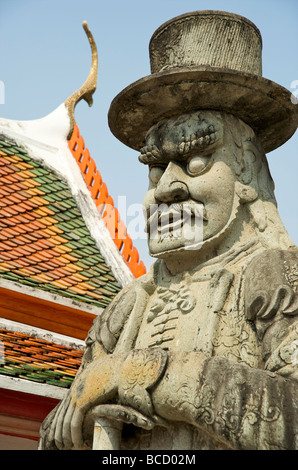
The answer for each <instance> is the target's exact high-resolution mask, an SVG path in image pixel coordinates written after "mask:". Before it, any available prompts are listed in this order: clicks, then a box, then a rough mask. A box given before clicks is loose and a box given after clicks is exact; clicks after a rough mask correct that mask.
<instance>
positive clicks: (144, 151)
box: [139, 145, 163, 165]
mask: <svg viewBox="0 0 298 470" xmlns="http://www.w3.org/2000/svg"><path fill="white" fill-rule="evenodd" d="M139 161H140V162H141V163H144V164H145V165H149V164H150V163H157V162H160V161H163V158H162V153H161V151H160V149H159V148H158V147H157V146H156V145H145V147H142V148H141V155H140V156H139Z"/></svg>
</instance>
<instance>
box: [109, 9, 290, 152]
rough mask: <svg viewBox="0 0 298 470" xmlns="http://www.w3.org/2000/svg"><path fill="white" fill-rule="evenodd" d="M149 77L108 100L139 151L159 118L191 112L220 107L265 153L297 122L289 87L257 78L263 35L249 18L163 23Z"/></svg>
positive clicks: (114, 126)
mask: <svg viewBox="0 0 298 470" xmlns="http://www.w3.org/2000/svg"><path fill="white" fill-rule="evenodd" d="M149 51H150V63H151V75H149V76H146V77H144V78H141V79H140V80H138V81H136V82H134V83H132V84H131V85H129V86H128V87H127V88H125V89H124V90H123V91H122V92H121V93H119V94H118V95H117V96H116V97H115V98H114V100H113V101H112V103H111V107H110V110H109V116H108V117H109V126H110V129H111V131H112V132H113V134H114V135H115V136H116V137H117V138H118V139H119V140H120V141H121V142H123V143H124V144H126V145H128V146H129V147H131V148H133V149H136V150H140V148H141V147H142V146H144V143H145V138H146V134H147V132H148V130H149V129H150V128H151V127H152V126H153V125H154V124H156V123H157V122H159V121H161V120H163V119H166V118H170V117H173V116H176V115H179V114H183V113H187V112H192V111H195V110H202V109H208V110H217V111H224V112H227V113H230V114H233V115H234V116H237V117H239V118H240V119H242V120H243V121H244V122H246V123H247V124H248V125H250V126H251V127H252V128H253V129H254V131H255V133H256V135H257V136H258V138H259V140H260V142H261V144H262V145H263V148H264V150H265V152H270V151H272V150H274V149H276V148H277V147H279V146H280V145H282V144H283V143H285V142H286V141H287V140H288V139H289V138H290V137H291V136H292V135H293V134H294V132H295V130H296V128H297V123H298V117H297V116H298V112H297V111H298V104H295V98H294V96H293V95H292V94H291V93H290V91H289V90H287V89H285V88H284V87H282V86H280V85H278V84H277V83H274V82H272V81H271V80H268V79H266V78H264V77H262V38H261V34H260V31H259V30H258V28H257V27H256V26H255V25H254V24H253V23H252V22H251V21H249V20H248V19H246V18H243V17H242V16H239V15H235V14H232V13H227V12H221V11H196V12H192V13H187V14H184V15H181V16H178V17H176V18H174V19H172V20H170V21H168V22H166V23H164V24H163V25H162V26H160V27H159V28H158V29H157V30H156V31H155V33H154V34H153V36H152V38H151V41H150V46H149Z"/></svg>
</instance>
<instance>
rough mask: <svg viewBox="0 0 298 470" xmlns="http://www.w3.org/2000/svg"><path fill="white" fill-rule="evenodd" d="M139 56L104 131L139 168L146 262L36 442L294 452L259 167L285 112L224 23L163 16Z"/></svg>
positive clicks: (295, 327)
mask: <svg viewBox="0 0 298 470" xmlns="http://www.w3.org/2000/svg"><path fill="white" fill-rule="evenodd" d="M150 56H151V66H152V74H151V75H150V76H148V77H145V78H143V79H141V80H139V81H137V82H135V83H134V84H132V85H131V86H129V87H128V88H126V89H125V90H124V91H122V92H121V93H120V94H119V95H118V96H117V97H116V98H115V100H114V101H113V102H112V105H111V109H110V115H109V122H110V127H111V130H112V131H113V133H114V134H115V135H116V136H117V137H118V138H119V139H120V140H121V141H122V142H124V143H125V144H127V145H129V146H130V147H132V148H134V149H139V150H140V151H141V155H140V157H139V160H140V161H141V162H142V163H144V164H145V165H148V167H149V189H148V192H147V194H146V196H145V200H144V207H145V211H146V216H147V225H146V227H147V232H148V245H149V250H150V253H151V254H152V256H154V257H156V258H157V261H156V262H155V263H154V264H153V266H152V269H151V271H150V272H149V273H148V274H146V275H144V276H142V277H141V278H139V279H137V280H135V281H134V282H133V283H131V284H130V285H128V286H127V287H125V288H124V289H123V290H122V292H121V293H120V294H119V295H118V296H117V297H116V298H115V299H114V301H113V302H112V303H111V304H110V305H109V307H108V308H107V309H106V310H105V312H104V313H103V315H101V316H99V317H98V318H96V320H95V321H94V324H93V326H92V328H91V330H90V332H89V335H88V338H87V340H86V342H87V350H86V352H85V355H84V358H83V362H82V366H81V368H80V370H79V372H78V374H77V376H76V378H75V380H74V382H73V385H72V387H71V389H70V390H69V393H68V395H67V396H66V398H65V399H64V400H62V402H61V403H60V404H59V405H58V407H57V408H56V409H55V410H53V412H52V413H51V414H50V415H49V416H48V417H47V419H46V420H45V422H44V423H43V426H42V429H41V439H40V444H39V447H40V449H70V448H75V449H81V448H92V444H91V443H90V440H92V435H93V424H94V417H95V416H96V417H101V418H102V419H103V422H105V423H106V425H107V426H108V427H109V426H110V428H111V429H112V431H111V436H112V437H111V438H110V439H111V440H112V441H113V446H114V447H115V448H118V449H163V450H166V449H184V450H188V449H192V450H194V449H270V450H274V449H297V447H298V427H297V408H298V398H297V397H298V393H297V392H298V387H297V379H298V365H297V364H298V291H297V290H298V254H297V248H296V247H295V246H294V244H293V242H292V241H291V240H290V238H289V236H288V234H287V232H286V230H285V228H284V226H283V224H282V222H281V220H280V217H279V214H278V211H277V208H276V201H275V197H274V184H273V181H272V178H271V176H270V172H269V169H268V165H267V160H266V156H265V152H269V151H271V150H273V149H275V148H277V147H278V146H280V145H282V144H283V143H284V142H285V141H286V140H288V139H289V138H290V137H291V135H292V134H293V133H294V132H295V130H296V127H297V109H296V107H295V105H294V104H293V102H292V101H291V95H290V93H289V92H288V91H287V90H285V89H284V88H282V87H280V86H279V85H277V84H275V83H273V82H271V81H269V80H267V79H265V78H263V77H262V75H261V37H260V33H259V31H258V29H257V28H256V27H255V25H253V24H252V23H251V22H250V21H248V20H247V19H245V18H242V17H240V16H238V15H233V14H230V13H225V12H217V11H215V12H213V11H199V12H194V13H190V14H186V15H183V16H180V17H178V18H174V19H173V20H171V21H169V22H167V23H165V24H164V25H162V26H161V27H160V28H159V29H158V30H157V31H156V32H155V33H154V35H153V37H152V39H151V43H150ZM186 228H187V230H185V229H186ZM196 229H198V230H196ZM113 433H114V434H113ZM100 445H101V444H100V443H99V446H100ZM102 445H104V444H102Z"/></svg>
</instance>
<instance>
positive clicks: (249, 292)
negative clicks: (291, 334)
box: [244, 248, 298, 320]
mask: <svg viewBox="0 0 298 470" xmlns="http://www.w3.org/2000/svg"><path fill="white" fill-rule="evenodd" d="M244 281H245V305H246V315H247V317H248V318H250V319H252V320H253V319H255V318H256V316H258V317H259V318H260V317H262V318H263V317H264V315H265V316H266V318H268V319H269V317H268V315H271V314H272V315H273V314H274V315H275V314H276V312H277V311H278V310H279V309H280V308H283V310H284V311H287V312H288V313H289V314H290V312H292V307H293V306H294V304H295V305H296V301H295V299H296V297H297V294H298V249H297V248H295V249H291V250H279V249H271V250H264V251H263V252H261V253H259V254H257V255H256V256H255V257H254V258H253V259H252V260H251V261H250V263H249V264H248V266H247V267H246V269H245V272H244ZM291 306H292V307H291ZM269 312H270V313H269ZM274 312H275V313H274ZM293 313H294V311H293ZM293 313H292V314H293Z"/></svg>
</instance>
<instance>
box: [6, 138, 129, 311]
mask: <svg viewBox="0 0 298 470" xmlns="http://www.w3.org/2000/svg"><path fill="white" fill-rule="evenodd" d="M0 228H1V232H0V277H3V278H6V279H9V280H12V281H15V282H17V283H22V284H26V285H29V286H32V287H36V288H38V289H42V290H48V291H51V292H53V293H59V294H60V295H62V296H67V297H72V298H75V299H77V300H80V301H83V302H87V303H92V304H95V305H98V306H100V307H104V306H106V305H108V304H109V302H110V301H111V299H112V298H113V297H114V296H115V294H116V293H117V292H119V290H120V288H121V286H120V285H119V282H117V280H116V279H115V276H114V275H113V273H112V272H111V269H110V268H109V266H108V265H107V263H106V261H105V259H104V258H103V256H102V255H101V253H100V251H99V249H98V247H97V246H96V243H95V241H94V239H93V238H92V237H91V236H90V233H89V230H88V228H87V227H86V224H85V222H84V219H83V217H82V214H81V213H80V210H79V209H78V207H77V204H76V201H75V200H74V198H73V197H72V194H71V191H70V188H69V186H68V185H67V183H66V182H65V181H63V180H62V179H61V178H59V177H58V176H57V174H55V173H54V171H51V170H50V169H49V168H47V167H46V166H41V165H40V163H39V162H36V161H35V160H33V159H32V157H30V156H29V155H28V153H26V152H25V151H24V150H22V149H21V148H20V147H18V146H16V145H13V144H12V143H10V142H8V141H6V142H5V141H3V140H1V141H0Z"/></svg>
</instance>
